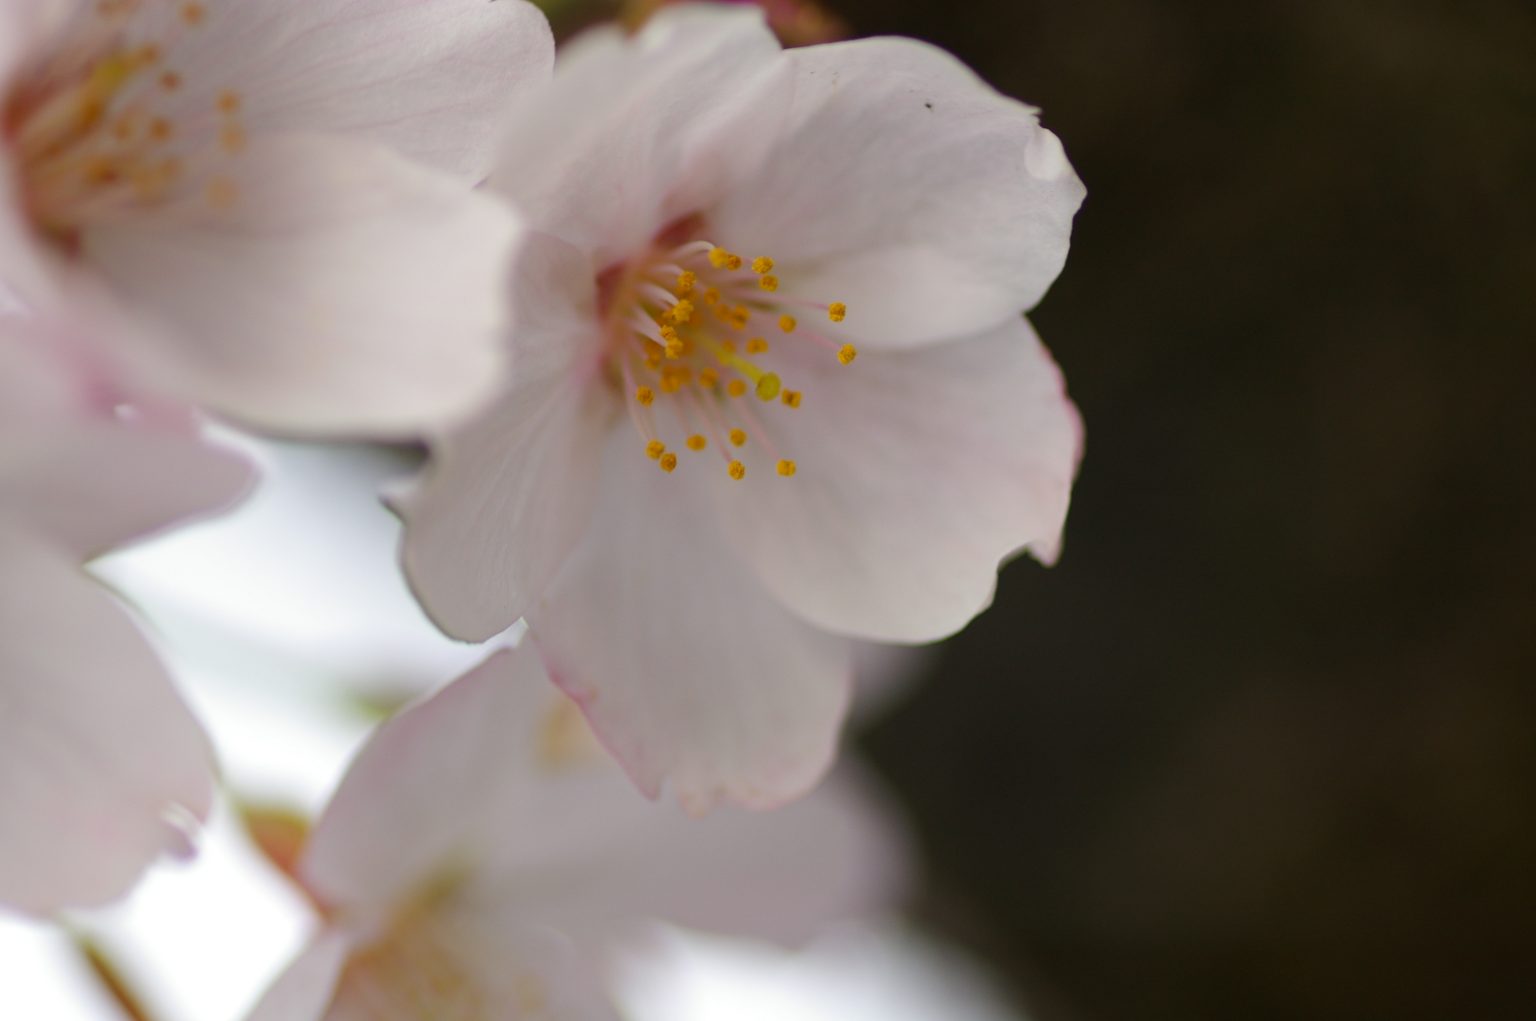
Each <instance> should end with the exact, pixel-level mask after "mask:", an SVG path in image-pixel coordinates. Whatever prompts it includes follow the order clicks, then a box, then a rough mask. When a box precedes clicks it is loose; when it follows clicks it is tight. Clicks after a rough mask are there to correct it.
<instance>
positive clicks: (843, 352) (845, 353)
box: [837, 344, 859, 365]
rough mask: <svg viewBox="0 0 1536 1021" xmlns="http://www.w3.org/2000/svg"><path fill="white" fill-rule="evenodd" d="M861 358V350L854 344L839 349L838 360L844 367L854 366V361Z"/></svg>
mask: <svg viewBox="0 0 1536 1021" xmlns="http://www.w3.org/2000/svg"><path fill="white" fill-rule="evenodd" d="M858 356H859V349H858V348H856V347H854V346H853V345H852V344H844V345H843V346H842V347H840V348H838V349H837V360H838V361H840V362H842V363H843V364H844V365H852V364H853V360H854V359H855V358H857V357H858Z"/></svg>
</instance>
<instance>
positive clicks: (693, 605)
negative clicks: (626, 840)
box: [399, 6, 1083, 811]
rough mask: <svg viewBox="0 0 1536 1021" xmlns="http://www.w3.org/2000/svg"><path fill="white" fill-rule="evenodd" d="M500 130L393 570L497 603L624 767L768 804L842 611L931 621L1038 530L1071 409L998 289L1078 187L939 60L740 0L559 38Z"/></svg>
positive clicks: (825, 728) (810, 755)
mask: <svg viewBox="0 0 1536 1021" xmlns="http://www.w3.org/2000/svg"><path fill="white" fill-rule="evenodd" d="M506 138H507V140H508V141H507V144H506V147H505V148H504V149H503V151H502V153H501V156H500V159H499V161H498V163H497V166H496V169H495V170H494V171H493V173H492V176H491V181H490V185H491V187H492V188H493V189H495V190H496V191H499V192H500V193H502V194H504V195H506V196H507V197H508V198H510V199H511V200H512V201H513V202H514V203H515V204H516V205H517V206H518V207H519V209H520V210H521V211H522V212H523V214H524V215H525V216H526V217H527V218H528V220H529V225H530V227H531V229H532V233H531V239H530V241H529V243H528V244H527V246H526V247H525V249H524V251H523V253H522V255H521V256H520V259H521V261H520V263H519V272H518V274H517V275H516V278H515V280H516V282H515V286H514V305H515V308H516V309H517V315H518V317H519V319H518V322H517V323H516V324H515V328H514V330H513V332H512V338H511V339H512V345H513V347H514V349H515V354H514V357H516V358H517V359H518V372H517V374H516V378H515V380H514V381H513V383H512V385H511V387H510V389H509V390H508V391H507V392H506V393H505V394H504V395H503V397H502V398H501V399H500V400H499V402H498V403H496V404H495V405H494V406H493V407H492V408H491V409H490V410H488V411H487V412H486V413H484V414H483V415H481V416H480V417H478V419H476V420H475V421H473V422H471V423H470V424H468V425H466V426H465V427H463V428H461V429H457V430H454V431H452V432H450V433H449V434H448V435H446V436H445V437H442V438H441V439H440V441H439V442H437V443H436V444H435V446H434V454H435V460H434V463H433V464H432V465H431V466H430V467H429V470H428V472H427V474H426V475H425V477H424V479H423V481H422V484H421V486H420V488H419V489H418V490H417V491H415V492H413V493H409V494H407V495H406V496H405V497H404V498H403V499H402V500H401V501H400V504H399V507H400V510H401V512H402V514H403V516H404V518H405V520H406V534H405V541H404V561H405V567H406V571H407V573H408V575H409V577H410V580H411V582H412V585H413V587H414V589H415V591H416V593H417V595H418V597H419V598H420V599H421V601H422V603H423V605H424V606H425V607H426V609H427V611H428V612H429V614H431V615H432V617H433V619H434V620H436V621H437V622H438V624H439V625H440V626H441V627H442V628H443V629H444V630H446V631H447V632H448V633H450V634H452V635H454V636H456V637H459V638H463V639H467V640H480V639H484V638H486V637H488V636H490V635H493V634H495V633H496V632H498V631H500V630H501V629H503V628H505V627H507V626H508V625H509V624H511V623H512V622H513V621H514V620H516V619H517V618H518V617H520V616H523V615H526V616H527V618H528V621H529V624H530V626H531V627H532V632H533V634H534V636H535V638H536V639H537V641H538V643H539V645H540V647H541V648H542V649H543V651H544V654H545V655H546V657H547V659H548V661H549V663H550V671H551V674H552V675H553V677H554V678H555V681H556V683H558V684H560V685H561V686H562V687H563V688H564V689H565V690H566V691H567V692H568V693H569V694H571V695H572V696H573V697H574V698H576V700H577V701H578V702H580V703H581V704H582V707H583V709H584V711H585V712H586V714H587V716H588V718H589V719H590V720H591V722H592V724H593V726H594V727H595V728H596V730H597V732H598V733H599V734H600V735H602V739H603V742H604V744H605V745H606V746H607V747H608V748H609V749H611V750H612V751H613V752H614V753H615V754H616V755H617V756H618V758H619V759H620V760H621V761H622V762H623V763H624V765H625V767H626V768H627V769H628V771H629V772H630V774H631V775H632V777H633V778H634V779H635V780H636V782H637V783H638V784H639V785H640V787H641V788H642V789H643V790H644V791H646V792H647V793H649V794H651V795H653V796H654V795H656V794H657V793H658V792H659V790H660V788H661V786H662V783H663V781H664V780H670V782H671V784H672V785H673V787H674V789H675V790H676V792H677V794H678V795H679V796H680V797H681V799H682V800H683V802H684V803H685V804H686V805H687V806H688V807H689V808H690V809H692V810H695V811H702V810H704V809H707V808H708V807H710V806H711V805H712V804H714V803H715V802H717V801H718V800H720V799H722V798H729V799H732V800H734V801H737V802H739V803H743V804H746V805H750V806H755V807H769V806H773V805H777V804H780V803H782V802H784V801H786V800H788V799H790V798H792V797H794V796H796V795H798V794H800V793H802V792H803V791H805V790H806V789H807V788H809V787H810V786H811V785H812V784H813V783H814V782H815V780H816V779H817V778H818V777H819V776H820V775H821V774H822V772H823V771H824V770H825V769H826V768H827V765H828V763H829V762H830V761H831V759H832V756H833V751H834V748H835V745H836V734H837V729H838V723H839V720H840V719H841V717H842V715H843V713H844V711H845V708H846V705H847V701H848V678H849V670H850V667H849V648H848V641H847V637H845V636H853V637H859V638H867V639H874V640H882V641H892V642H908V643H913V642H926V641H931V640H934V639H937V638H941V637H943V636H945V635H948V634H950V633H952V632H954V631H955V630H957V629H959V628H961V627H963V626H964V625H965V624H966V622H967V621H969V620H970V618H971V617H972V616H974V615H975V614H976V613H978V612H980V611H981V610H982V609H984V608H985V607H986V606H987V605H988V603H989V602H990V601H991V598H992V592H993V587H994V585H995V583H996V570H997V566H998V562H999V561H1000V560H1002V559H1005V558H1007V557H1009V556H1010V555H1012V554H1013V553H1015V552H1016V551H1018V550H1019V549H1020V548H1022V547H1027V548H1029V549H1030V550H1032V551H1034V552H1035V553H1036V554H1037V555H1038V556H1040V557H1041V558H1042V559H1045V560H1050V559H1052V558H1053V557H1054V556H1055V553H1056V550H1057V546H1058V543H1059V541H1060V537H1061V530H1062V525H1063V521H1064V518H1065V515H1066V512H1067V503H1068V499H1069V495H1070V489H1071V484H1072V478H1073V474H1074V472H1075V469H1076V464H1077V459H1078V454H1079V447H1080V443H1081V431H1080V425H1079V421H1078V418H1077V414H1076V411H1075V410H1074V408H1073V406H1072V404H1071V402H1070V401H1069V400H1068V399H1067V397H1066V396H1065V394H1064V392H1063V384H1062V379H1061V376H1060V373H1059V372H1058V371H1057V369H1056V367H1055V365H1054V364H1053V363H1052V362H1051V359H1050V357H1049V356H1048V355H1047V354H1046V352H1045V350H1044V348H1043V347H1042V346H1041V345H1040V343H1039V341H1038V340H1037V338H1036V337H1035V335H1034V333H1033V331H1032V330H1031V329H1030V327H1029V326H1028V324H1027V323H1026V322H1025V321H1024V320H1023V319H1022V317H1021V315H1020V311H1021V310H1023V309H1026V308H1029V307H1031V306H1033V305H1034V304H1035V303H1036V302H1037V301H1038V300H1039V299H1040V297H1041V296H1042V295H1043V294H1044V293H1045V290H1046V288H1047V287H1048V286H1049V285H1050V283H1051V281H1052V280H1053V279H1054V278H1055V276H1056V274H1057V273H1058V272H1059V271H1060V269H1061V266H1062V263H1063V261H1064V260H1065V258H1066V253H1067V243H1068V236H1069V232H1070V226H1071V220H1072V216H1073V214H1074V212H1075V211H1076V209H1077V207H1078V204H1079V203H1080V201H1081V200H1082V197H1083V188H1082V185H1081V184H1080V183H1079V181H1078V179H1077V177H1076V175H1075V174H1074V173H1073V171H1072V168H1071V167H1070V165H1069V164H1068V163H1067V160H1066V157H1065V155H1064V153H1063V152H1062V148H1061V145H1060V143H1059V142H1058V141H1057V140H1056V138H1055V136H1053V135H1052V134H1051V133H1050V132H1048V131H1046V130H1044V129H1043V128H1041V127H1040V125H1039V122H1038V120H1037V118H1036V115H1035V111H1034V110H1032V109H1030V108H1028V107H1026V106H1023V105H1022V104H1020V103H1017V102H1014V101H1013V100H1010V99H1007V98H1005V97H1003V96H1000V95H998V94H997V93H996V92H994V91H993V90H991V89H990V88H988V87H987V86H986V85H985V84H983V83H982V82H981V81H980V80H979V79H977V78H976V77H975V75H973V74H972V73H971V72H970V71H969V70H967V69H966V68H965V67H964V66H962V65H961V64H960V63H958V62H957V61H956V60H954V59H953V58H952V57H950V56H948V55H947V54H945V53H943V52H941V51H939V50H936V49H934V48H933V47H931V46H926V45H924V44H921V43H917V42H913V41H910V40H903V39H868V40H862V41H858V42H852V43H843V44H835V45H828V46H813V47H807V48H803V49H796V50H788V51H782V50H781V49H780V47H779V45H778V43H777V41H776V40H775V39H774V38H773V36H772V35H771V34H770V33H769V32H768V31H767V30H766V29H765V28H764V26H763V23H762V19H761V16H760V14H758V13H757V12H755V11H751V10H747V9H742V8H724V7H703V6H698V7H676V8H668V9H667V10H665V11H663V12H661V13H660V14H658V15H657V16H656V17H655V18H654V19H653V20H651V21H650V22H649V23H648V24H647V26H646V27H645V28H644V30H642V31H641V32H640V33H639V34H638V35H637V36H635V37H633V38H626V37H625V36H623V35H622V34H621V33H620V32H618V31H617V30H603V31H599V32H596V33H593V34H591V35H589V36H587V37H585V38H583V39H578V40H576V41H575V42H574V43H573V44H571V46H570V47H569V48H568V49H567V50H566V51H564V53H563V55H562V58H561V63H560V65H559V66H558V68H557V70H556V74H555V79H554V81H553V83H552V85H551V86H550V87H549V88H548V89H546V90H544V91H542V92H540V93H534V94H530V95H528V96H526V97H524V98H523V100H522V101H520V102H519V103H518V104H517V105H516V108H515V111H514V113H513V114H512V116H511V117H510V119H509V122H508V124H507V132H506ZM647 455H649V456H647Z"/></svg>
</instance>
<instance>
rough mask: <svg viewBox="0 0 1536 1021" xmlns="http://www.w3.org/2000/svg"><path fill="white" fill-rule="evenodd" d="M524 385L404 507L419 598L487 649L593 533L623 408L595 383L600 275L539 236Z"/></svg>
mask: <svg viewBox="0 0 1536 1021" xmlns="http://www.w3.org/2000/svg"><path fill="white" fill-rule="evenodd" d="M514 280H515V281H516V290H515V295H514V302H513V307H514V308H515V309H516V311H517V322H516V325H515V327H514V329H513V330H512V333H511V336H512V340H513V352H514V361H515V364H516V366H517V372H516V374H515V376H514V378H513V380H512V383H511V385H510V387H509V389H508V391H507V393H506V394H504V395H503V396H502V397H500V398H499V399H498V400H497V401H496V403H495V404H494V405H493V406H492V407H491V408H489V409H488V410H486V411H485V412H484V413H482V414H481V415H480V416H478V417H477V418H476V419H475V420H474V421H473V422H471V423H469V424H467V425H465V426H464V427H462V428H461V429H458V430H455V431H454V432H452V433H450V434H448V435H447V436H446V437H444V438H443V439H442V440H441V441H440V442H438V443H435V444H434V445H433V453H434V457H433V461H432V464H431V466H430V467H429V468H428V470H427V474H426V476H425V478H424V479H423V480H422V482H421V484H420V486H419V488H418V489H417V490H416V491H415V492H413V493H411V494H410V495H408V496H407V497H406V498H404V499H402V500H400V501H398V509H399V510H400V511H401V514H402V516H403V517H404V518H405V521H406V529H405V539H404V543H403V547H402V555H403V558H404V562H405V571H406V576H407V577H408V578H409V579H410V582H411V587H412V589H413V590H414V591H415V593H416V597H417V598H418V599H419V600H420V601H421V604H422V606H423V607H424V608H425V609H426V611H427V613H428V614H429V615H430V616H431V617H432V619H433V620H434V621H435V622H436V623H437V624H438V626H439V627H441V628H442V629H443V630H444V631H446V632H447V633H448V634H450V635H453V636H454V637H455V638H461V639H464V640H466V641H483V640H485V639H487V638H489V637H491V636H492V635H494V634H496V633H498V632H500V631H503V630H505V629H506V628H507V627H509V626H510V625H511V624H512V623H513V622H514V621H516V620H517V619H518V618H519V617H521V616H522V615H523V614H524V613H525V612H526V611H527V609H528V607H529V606H530V605H532V602H533V600H535V599H536V598H538V596H539V594H540V593H541V592H543V591H544V588H545V587H546V586H547V585H548V584H549V581H550V579H551V578H553V577H554V575H555V572H556V571H558V570H559V568H560V565H561V563H562V562H563V561H564V560H565V558H566V556H567V555H568V554H569V553H570V551H571V550H572V549H573V548H574V547H575V545H576V542H577V540H578V539H579V538H580V537H581V533H582V532H583V531H584V530H585V529H586V527H587V521H588V518H589V517H590V515H591V507H592V500H593V495H594V492H595V488H596V483H597V477H598V476H597V470H596V467H597V463H598V462H599V460H600V459H601V457H602V443H603V439H604V437H605V435H606V431H607V426H608V417H609V415H610V414H611V405H612V401H611V400H610V398H609V394H608V393H607V385H606V382H605V381H603V380H601V379H592V378H590V377H591V372H590V370H589V369H587V368H585V366H588V365H590V364H592V362H593V357H592V355H593V351H592V348H593V346H594V345H600V344H601V343H602V340H601V337H600V336H599V335H598V331H597V328H596V325H595V324H596V317H597V312H596V309H595V297H594V294H593V284H592V271H591V265H590V264H589V263H588V262H587V261H586V260H585V259H583V258H582V257H581V256H580V254H579V253H578V252H576V250H575V249H573V248H571V247H570V246H568V245H566V244H564V243H563V242H560V241H557V240H555V239H553V238H550V237H548V236H544V235H539V236H535V237H533V238H532V239H531V243H530V244H529V246H528V247H527V248H525V249H524V251H523V253H522V254H521V255H520V256H519V258H518V271H517V273H516V274H515V276H514Z"/></svg>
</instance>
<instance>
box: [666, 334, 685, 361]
mask: <svg viewBox="0 0 1536 1021" xmlns="http://www.w3.org/2000/svg"><path fill="white" fill-rule="evenodd" d="M684 350H686V345H684V344H683V342H682V340H681V339H679V338H678V337H676V336H673V337H672V339H671V340H669V341H667V348H666V351H667V357H668V358H681V357H682V356H683V352H684Z"/></svg>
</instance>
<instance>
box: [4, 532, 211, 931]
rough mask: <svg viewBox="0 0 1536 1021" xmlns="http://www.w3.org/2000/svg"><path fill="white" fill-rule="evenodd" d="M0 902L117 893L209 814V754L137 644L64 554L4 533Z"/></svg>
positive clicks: (48, 903) (29, 906)
mask: <svg viewBox="0 0 1536 1021" xmlns="http://www.w3.org/2000/svg"><path fill="white" fill-rule="evenodd" d="M0 563H4V564H5V570H4V572H0V819H3V820H4V839H0V903H5V904H8V905H10V906H12V907H15V908H19V909H21V910H22V911H27V912H32V913H37V914H43V913H47V912H51V911H55V910H57V909H59V908H61V907H65V906H82V905H90V904H99V903H102V902H104V901H107V900H110V899H112V898H113V897H116V896H118V895H119V894H121V893H122V892H124V891H125V890H126V889H127V888H128V886H129V885H130V884H131V883H132V882H133V881H134V879H135V878H136V877H137V876H138V874H139V872H140V871H141V870H142V869H143V868H144V867H145V866H146V865H148V864H149V863H150V862H151V861H153V860H154V859H155V858H156V857H158V856H159V855H161V854H163V853H165V852H167V851H175V850H178V849H180V850H184V849H185V847H186V835H185V833H184V832H183V831H182V829H181V828H179V827H178V826H177V825H175V823H176V822H177V821H179V820H200V819H203V818H206V816H207V814H208V811H209V809H210V807H211V804H212V798H213V775H212V769H211V765H210V749H209V747H208V744H207V740H206V739H205V738H204V736H203V733H202V731H201V730H200V729H199V727H198V725H197V722H196V721H195V720H194V719H193V717H192V715H191V714H190V713H189V712H188V711H187V708H186V707H185V706H184V705H183V704H182V702H181V700H180V699H179V698H178V697H177V695H176V692H175V690H174V689H173V688H172V686H171V683H170V681H169V679H168V678H167V677H166V675H165V672H164V670H163V669H162V667H161V666H160V664H159V663H158V662H157V661H156V659H155V657H154V655H153V654H152V653H151V652H150V650H149V647H148V646H147V645H146V644H145V642H144V639H143V638H142V636H140V634H139V633H138V631H137V630H136V629H135V628H134V626H133V625H132V624H131V623H130V622H129V621H128V619H127V617H126V616H125V615H124V613H123V611H122V608H121V607H119V606H118V605H116V604H115V603H114V602H113V601H112V599H111V598H109V597H108V596H107V594H106V593H105V592H103V591H102V590H101V589H100V587H99V586H97V585H96V584H94V583H93V582H91V581H90V580H88V579H87V578H86V577H85V576H84V575H82V574H81V573H80V572H79V571H78V570H77V569H76V568H75V567H74V566H73V565H72V564H71V563H70V562H69V561H68V560H67V559H66V558H65V557H64V556H62V555H61V554H58V553H55V552H53V551H52V550H50V549H48V548H47V547H46V546H44V545H42V544H41V543H39V542H36V541H33V540H32V539H31V538H30V537H29V536H27V535H26V534H24V533H22V532H20V531H17V530H15V529H13V528H10V527H5V528H3V529H0Z"/></svg>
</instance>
